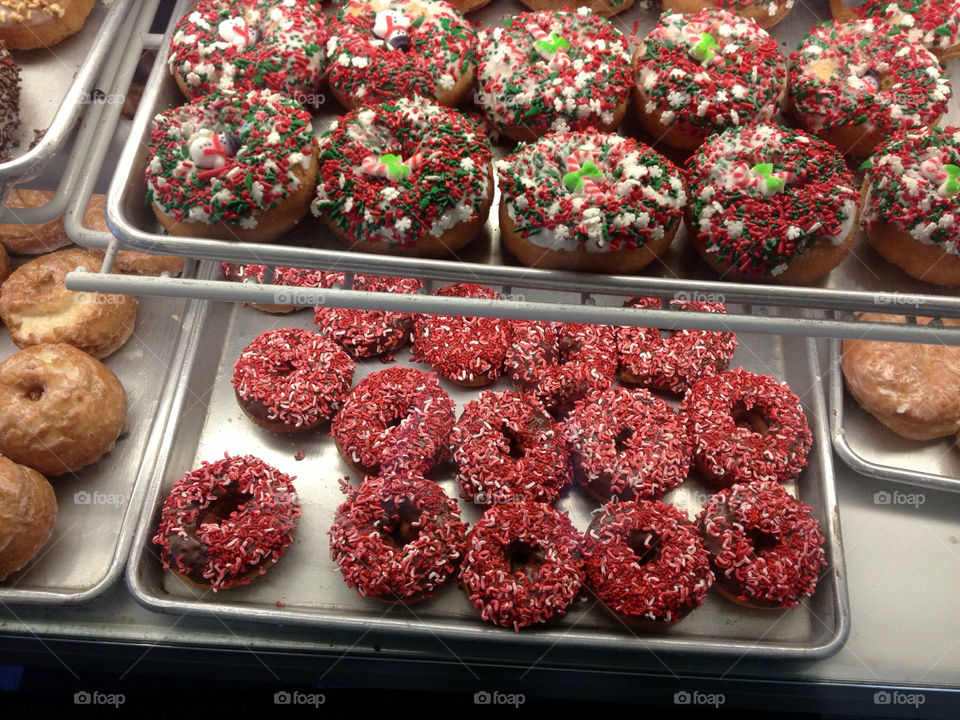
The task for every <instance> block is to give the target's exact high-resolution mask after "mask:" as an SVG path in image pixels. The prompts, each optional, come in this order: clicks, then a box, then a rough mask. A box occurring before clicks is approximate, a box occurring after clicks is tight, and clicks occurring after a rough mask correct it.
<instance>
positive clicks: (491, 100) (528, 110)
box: [477, 7, 633, 141]
mask: <svg viewBox="0 0 960 720" xmlns="http://www.w3.org/2000/svg"><path fill="white" fill-rule="evenodd" d="M477 79H478V85H479V88H480V92H479V93H478V97H477V99H478V101H479V105H480V106H481V108H482V109H483V111H484V113H486V115H487V117H488V118H489V120H490V122H491V124H492V125H493V126H494V128H495V129H496V130H497V132H498V133H500V134H503V135H506V136H507V137H508V138H510V139H512V140H519V141H530V140H536V139H537V138H538V137H540V136H541V135H545V134H546V133H548V132H550V131H551V130H556V131H561V132H562V131H567V130H585V129H587V128H589V127H595V128H597V129H599V130H602V131H605V132H611V131H613V130H615V129H616V127H617V126H618V125H619V124H620V121H621V120H623V116H624V115H625V114H626V111H627V101H628V100H629V97H630V87H631V86H632V85H633V76H632V74H631V72H630V56H629V54H628V52H627V39H626V38H625V37H624V36H623V35H622V34H621V33H620V31H619V30H617V29H616V28H614V27H613V25H612V24H611V23H610V22H609V21H608V20H604V19H603V18H602V17H599V16H598V15H595V14H594V13H592V12H591V11H590V10H589V9H588V8H585V7H582V8H580V9H579V10H577V11H576V12H559V11H553V10H545V11H543V12H534V13H521V14H519V15H515V16H513V17H507V18H506V19H505V20H504V21H503V26H502V27H497V28H494V29H493V30H488V31H486V32H485V36H484V37H483V38H482V40H481V44H480V50H479V61H478V66H477Z"/></svg>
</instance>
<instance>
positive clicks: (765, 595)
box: [697, 482, 827, 609]
mask: <svg viewBox="0 0 960 720" xmlns="http://www.w3.org/2000/svg"><path fill="white" fill-rule="evenodd" d="M811 511H812V508H811V507H810V506H808V505H805V504H804V503H802V502H800V501H799V500H797V499H796V498H794V497H793V496H791V495H790V493H788V492H787V491H786V490H784V489H783V486H781V485H778V484H777V483H775V482H751V483H745V484H737V485H734V486H732V487H730V488H727V489H725V490H721V491H720V492H718V493H717V494H716V495H714V496H713V497H711V498H710V500H709V501H708V502H707V504H706V505H704V507H703V510H701V511H700V514H699V515H698V516H697V526H698V527H699V529H700V533H701V534H702V536H703V545H704V547H705V548H706V549H707V552H709V553H710V562H711V565H713V572H714V578H715V580H716V586H717V589H718V590H719V591H720V592H721V593H722V594H723V595H726V596H727V597H728V598H730V599H731V600H733V601H734V602H737V603H740V604H742V605H747V606H749V607H756V608H772V609H786V608H793V607H796V606H797V605H799V604H800V601H801V600H803V598H805V597H807V596H809V595H813V592H814V590H815V589H816V586H817V580H818V579H819V577H820V571H821V569H822V568H823V567H825V566H826V564H827V561H826V557H825V555H824V552H823V548H822V545H823V542H824V537H823V532H822V531H821V530H820V524H819V523H818V522H817V519H816V518H815V517H812V516H811V514H810V513H811Z"/></svg>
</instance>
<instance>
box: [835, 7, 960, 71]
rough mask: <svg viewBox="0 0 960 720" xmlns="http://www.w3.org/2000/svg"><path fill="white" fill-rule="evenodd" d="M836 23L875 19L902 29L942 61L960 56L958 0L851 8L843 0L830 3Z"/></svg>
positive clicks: (959, 11)
mask: <svg viewBox="0 0 960 720" xmlns="http://www.w3.org/2000/svg"><path fill="white" fill-rule="evenodd" d="M830 10H831V11H832V12H833V17H834V18H836V19H837V20H841V21H846V20H852V19H854V18H857V17H860V18H874V19H876V20H878V21H881V22H883V23H884V24H887V25H891V26H892V27H894V28H896V29H897V30H902V31H903V32H904V33H905V34H906V35H907V37H908V38H910V41H911V42H919V43H921V44H922V45H923V46H924V47H925V48H927V49H928V50H931V51H932V52H933V54H934V55H936V56H937V57H938V58H940V60H941V62H942V61H944V60H948V59H951V58H954V57H956V56H957V55H958V54H960V8H958V6H957V2H956V0H864V1H863V2H862V3H860V4H859V5H857V7H855V8H849V7H847V5H846V4H845V3H844V1H843V0H830Z"/></svg>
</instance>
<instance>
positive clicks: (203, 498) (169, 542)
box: [153, 455, 300, 591]
mask: <svg viewBox="0 0 960 720" xmlns="http://www.w3.org/2000/svg"><path fill="white" fill-rule="evenodd" d="M293 480H294V478H292V477H290V476H289V475H285V474H283V473H282V472H280V471H279V470H277V469H276V468H274V467H271V466H270V465H267V464H266V463H265V462H263V461H262V460H260V459H259V458H255V457H253V456H252V455H244V456H243V457H237V456H234V457H231V456H230V455H225V456H224V459H223V460H218V461H217V462H215V463H209V462H206V461H204V462H203V463H202V465H201V466H200V467H199V468H198V469H196V470H192V471H191V472H188V473H187V474H186V475H184V476H183V477H182V478H180V479H179V480H178V481H177V482H176V484H175V485H174V486H173V489H172V490H171V491H170V495H169V496H167V499H166V501H164V503H163V508H162V510H161V511H160V526H159V528H158V529H157V534H156V535H155V536H154V537H153V542H154V544H156V545H159V546H160V559H161V560H162V561H163V567H164V569H165V570H173V571H174V572H175V573H177V575H179V576H180V577H181V578H183V579H184V580H186V581H187V582H190V583H193V584H195V585H200V586H201V587H207V588H212V589H213V590H214V591H216V590H226V589H227V588H232V587H234V586H236V585H246V584H247V583H249V582H250V581H251V580H252V579H253V578H254V577H256V576H257V575H262V574H263V573H265V572H266V571H267V569H268V568H269V567H270V566H271V565H273V564H274V563H275V562H276V561H277V560H279V559H280V556H281V555H282V554H283V551H284V550H285V549H286V548H287V546H288V545H289V544H290V543H291V541H292V540H293V533H294V530H296V527H297V518H299V517H300V500H299V498H298V497H297V492H296V490H295V489H294V487H293Z"/></svg>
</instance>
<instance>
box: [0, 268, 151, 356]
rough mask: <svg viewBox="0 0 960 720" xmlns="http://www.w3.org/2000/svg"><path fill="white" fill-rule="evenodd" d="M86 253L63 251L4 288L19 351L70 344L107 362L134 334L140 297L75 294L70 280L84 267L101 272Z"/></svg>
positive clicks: (0, 311)
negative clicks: (68, 280) (38, 346)
mask: <svg viewBox="0 0 960 720" xmlns="http://www.w3.org/2000/svg"><path fill="white" fill-rule="evenodd" d="M100 264H101V263H100V259H99V258H97V257H96V256H95V255H93V254H91V253H88V252H86V251H85V250H79V249H74V250H58V251H57V252H55V253H50V254H49V255H42V256H40V257H38V258H34V259H33V260H31V261H30V262H28V263H26V264H24V265H21V266H20V267H18V268H17V269H16V270H14V271H13V273H12V274H11V275H10V277H9V278H7V281H6V282H5V283H3V287H2V288H0V318H3V322H4V323H6V325H7V330H8V332H9V333H10V339H11V340H13V342H14V343H16V344H17V346H18V347H26V346H28V345H37V344H40V343H60V342H63V343H69V344H70V345H75V346H76V347H78V348H80V349H81V350H83V351H85V352H88V353H90V354H91V355H93V356H94V357H95V358H105V357H107V355H110V354H111V353H114V352H116V351H117V350H119V349H120V348H121V347H122V346H123V344H124V343H126V342H127V340H129V339H130V335H131V334H132V333H133V326H134V322H135V321H136V319H137V299H136V298H135V297H133V296H132V295H113V294H110V295H108V294H106V293H91V292H74V291H72V290H67V287H66V285H65V284H64V278H66V276H67V273H69V272H72V271H74V270H76V269H77V268H79V267H85V268H86V269H87V270H89V271H90V272H97V271H99V270H100Z"/></svg>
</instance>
